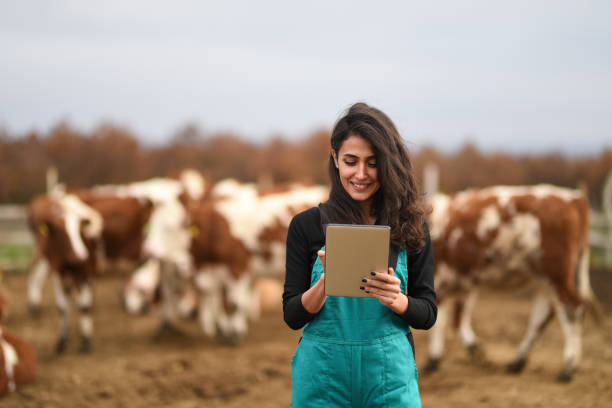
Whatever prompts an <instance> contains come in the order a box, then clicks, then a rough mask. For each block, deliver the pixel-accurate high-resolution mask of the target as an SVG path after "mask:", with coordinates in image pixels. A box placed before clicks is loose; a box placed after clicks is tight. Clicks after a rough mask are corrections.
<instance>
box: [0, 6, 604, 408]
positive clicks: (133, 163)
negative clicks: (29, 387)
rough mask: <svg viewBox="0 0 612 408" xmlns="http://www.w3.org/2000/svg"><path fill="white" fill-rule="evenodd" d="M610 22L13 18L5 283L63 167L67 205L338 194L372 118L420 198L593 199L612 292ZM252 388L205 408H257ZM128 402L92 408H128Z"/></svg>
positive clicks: (26, 253) (2, 260) (361, 11)
mask: <svg viewBox="0 0 612 408" xmlns="http://www.w3.org/2000/svg"><path fill="white" fill-rule="evenodd" d="M611 19H612V4H610V2H607V1H590V0H587V1H581V2H574V1H548V0H544V1H538V2H532V1H497V2H489V1H484V0H483V1H479V0H477V1H465V2H452V1H443V2H432V3H422V2H413V1H409V2H399V3H398V2H391V1H379V2H376V3H373V2H365V1H334V2H324V1H311V2H307V3H303V4H302V3H300V4H295V3H292V2H282V1H265V0H264V1H259V2H248V1H226V2H200V1H187V0H177V1H173V2H164V1H140V0H135V1H130V2H124V1H115V0H111V1H106V2H103V3H96V4H94V3H90V2H82V1H68V0H64V1H62V0H57V1H48V2H43V1H31V0H25V1H20V2H8V1H3V2H0V72H1V74H0V203H1V204H2V206H0V227H1V230H0V267H2V268H4V269H5V270H7V271H14V272H15V273H16V274H19V273H20V272H19V271H22V272H23V271H24V270H25V269H27V265H28V263H29V261H30V260H31V257H32V255H33V251H32V243H31V239H30V238H29V235H28V233H27V231H25V228H24V227H23V226H24V222H25V221H24V220H25V218H24V217H25V213H24V205H25V204H27V203H28V202H29V201H30V200H31V198H32V197H33V196H34V195H36V194H39V193H43V192H44V191H45V188H46V186H45V173H46V171H47V169H48V168H50V167H52V166H54V167H56V168H57V169H58V171H59V180H60V181H61V182H62V183H65V184H66V185H67V186H69V187H90V186H93V185H97V184H109V183H126V182H131V181H136V180H144V179H148V178H151V177H156V176H168V175H170V174H173V173H174V172H176V171H178V170H180V169H184V168H186V167H190V168H195V169H198V170H200V171H201V172H202V173H204V174H205V175H207V176H208V177H209V178H211V179H212V180H221V179H223V178H226V177H234V178H237V179H239V180H241V181H248V182H259V183H270V182H273V183H285V182H289V181H304V182H310V183H316V184H326V183H327V177H326V170H325V169H326V167H325V166H326V160H327V157H328V154H329V136H330V130H331V128H332V127H333V124H334V122H335V120H336V119H338V118H339V117H340V116H341V115H342V113H343V111H344V110H345V109H346V108H347V107H348V106H350V105H351V104H352V103H354V102H357V101H364V102H366V103H369V104H371V105H373V106H375V107H378V108H379V109H381V110H383V111H384V112H385V113H387V114H388V115H389V117H390V118H391V119H392V120H393V121H394V122H395V124H396V125H397V127H398V129H399V131H400V133H401V135H402V136H403V138H404V140H405V141H406V143H407V145H408V147H409V149H410V151H411V155H412V160H413V165H414V168H415V173H416V174H417V175H418V178H419V179H422V177H423V176H422V175H423V171H424V168H425V167H426V166H427V165H428V164H435V165H436V166H437V168H438V170H439V188H440V190H441V191H443V192H447V193H452V192H456V191H460V190H463V189H466V188H470V187H483V186H489V185H494V184H536V183H552V184H555V185H558V186H565V187H572V188H575V187H577V186H579V185H582V186H585V187H586V188H587V191H588V196H589V200H590V203H591V206H592V209H593V214H594V215H593V217H592V218H593V226H592V231H593V234H594V236H596V237H597V238H596V239H595V241H598V240H600V241H601V242H603V244H602V245H603V246H598V247H594V248H593V249H592V265H593V266H594V267H595V268H598V269H599V270H603V271H608V272H606V273H608V275H605V276H609V275H610V274H612V273H611V272H609V271H610V269H609V268H608V267H607V266H606V259H605V258H606V254H605V250H604V249H603V248H604V247H605V245H606V244H605V239H606V238H605V237H606V234H607V232H606V231H607V228H608V227H607V226H606V225H607V224H606V221H605V217H604V215H603V208H602V206H603V202H604V200H603V198H602V192H603V189H604V184H605V183H606V180H607V177H608V174H609V172H610V171H611V170H612V50H611V48H610V44H612V25H611V24H610V21H611ZM602 237H603V238H602ZM598 242H599V241H598ZM608 245H609V244H608ZM601 279H608V278H601ZM606 282H609V280H606ZM24 290H25V289H24ZM13 298H16V296H14V297H13ZM50 302H51V301H50ZM525 310H526V311H525V313H528V309H525ZM279 316H280V315H278V316H277V315H274V318H272V319H271V320H270V322H267V323H265V324H268V325H273V323H272V322H274V321H276V320H275V319H277V318H278V319H277V320H278V333H284V331H289V329H288V328H286V327H283V326H282V324H281V323H282V321H281V320H280V317H279ZM24 319H25V317H24ZM15 325H16V326H17V327H19V323H15ZM274 327H276V326H274ZM266 330H270V329H269V328H268V329H266ZM291 335H292V334H291ZM262 336H263V335H262ZM280 336H283V335H280ZM260 337H261V336H260ZM285 337H287V336H285ZM255 338H257V335H255ZM262 338H263V337H262ZM519 338H520V337H519ZM296 339H297V337H295V336H293V337H290V338H289V341H288V342H287V343H283V344H285V345H284V346H282V347H286V351H287V353H288V354H287V355H288V357H287V356H285V357H287V358H286V359H284V360H283V359H281V361H280V363H279V364H280V365H281V366H284V365H286V366H287V367H286V369H282V370H284V371H282V370H281V371H279V372H276V374H277V375H276V374H274V375H270V378H268V379H275V378H279V379H282V381H284V382H281V384H284V388H283V387H280V388H281V389H284V390H285V391H286V393H285V394H284V396H281V397H280V398H281V402H278V401H274V402H270V403H269V405H266V402H265V399H262V400H261V401H260V405H261V406H286V405H287V403H288V397H287V395H289V394H287V393H289V392H290V388H287V387H290V378H289V383H287V381H288V380H287V375H288V371H287V370H288V367H289V362H290V357H291V353H292V349H293V348H294V346H295V343H293V341H294V340H296ZM198 341H201V339H198ZM253 341H254V340H253ZM188 344H189V345H190V346H191V347H193V348H194V349H195V348H196V346H195V345H194V344H192V343H188ZM206 344H207V347H209V348H210V347H213V346H211V344H213V343H206ZM287 344H288V345H287ZM555 344H556V343H555ZM277 346H278V345H277ZM279 347H280V346H279ZM422 349H423V351H424V350H425V345H424V344H423V346H422ZM164 350H165V349H164ZM253 350H255V351H253V352H254V353H257V351H256V350H258V349H257V347H256V345H255V343H254V344H253ZM283 350H285V349H283ZM606 350H608V348H606ZM585 353H587V354H588V351H587V352H585ZM609 353H612V352H609ZM43 354H44V351H43ZM459 354H460V355H461V353H460V352H459ZM502 355H503V353H502ZM555 356H556V354H555ZM607 356H608V357H606V358H611V356H612V354H607ZM78 357H80V356H75V358H78ZM245 358H246V359H247V360H248V359H249V358H253V359H254V360H253V361H257V360H256V358H255V357H252V356H251V357H245ZM555 358H556V357H555ZM181 361H182V360H181ZM249 361H251V360H249ZM462 361H463V360H459V362H458V363H457V364H458V365H461V364H462ZM243 363H244V361H243V360H242V363H239V364H243ZM52 364H55V366H54V367H56V368H57V369H58V371H60V368H61V367H64V366H62V365H61V362H58V361H56V360H53V361H52ZM75 364H76V363H75ZM126 364H128V363H126ZM128 365H129V364H128ZM264 365H265V364H264ZM64 368H65V367H64ZM62 369H63V368H62ZM266 370H268V371H270V370H272V371H274V370H279V369H278V368H269V367H268V368H266ZM145 371H146V370H145ZM162 371H163V370H162ZM266 372H267V371H266ZM478 373H480V374H478ZM158 374H159V373H157V374H156V375H158ZM268 374H269V373H268ZM497 374H498V375H500V376H501V375H502V374H500V373H497ZM608 374H609V373H608ZM79 375H84V374H79ZM266 375H267V374H266ZM275 375H276V376H275ZM469 375H483V374H482V372H479V371H478V370H477V369H476V371H475V372H470V374H469ZM71 378H72V377H71ZM156 378H157V380H156V381H161V380H160V379H159V378H158V377H156ZM534 378H538V377H537V375H536V377H534ZM534 378H531V380H529V381H532V382H533V381H534ZM43 381H45V380H43ZM49 381H50V380H49ZM70 381H72V380H70ZM74 381H76V382H77V383H78V382H79V381H81V382H82V381H86V380H83V379H82V378H81V379H77V380H74ZM279 381H280V380H279ZM423 381H425V384H424V393H425V394H424V401H427V398H433V397H431V395H434V394H439V393H440V391H441V390H442V389H443V390H446V391H445V393H446V396H445V398H439V399H432V400H429V401H430V402H432V404H435V405H432V406H443V404H445V403H448V404H449V405H448V406H450V404H454V406H462V405H461V404H462V403H464V404H466V406H467V405H469V406H474V405H477V404H476V403H482V404H486V405H487V406H507V405H504V404H503V403H501V404H497V405H495V404H494V402H495V403H497V402H496V401H497V400H496V399H495V398H494V397H493V396H491V395H493V394H491V393H490V394H487V395H488V396H487V395H485V398H484V400H483V399H482V398H483V397H482V395H477V396H474V395H472V396H469V395H468V396H466V394H465V393H464V390H465V389H466V387H469V383H461V384H457V383H456V381H455V382H453V381H450V382H447V383H446V385H445V387H446V388H444V387H443V388H436V387H435V385H434V383H431V382H429V383H427V382H426V381H428V380H427V379H424V380H423ZM440 381H442V382H444V380H443V379H441V378H439V377H438V378H436V383H437V382H440ZM497 382H498V383H500V384H504V385H503V386H502V388H503V389H505V390H506V391H507V392H509V393H510V394H506V398H505V400H506V402H508V401H514V402H515V403H519V404H520V405H522V406H527V405H529V404H528V403H529V401H531V402H533V401H534V399H533V398H536V397H534V396H532V397H530V398H531V399H527V400H521V399H520V398H519V397H518V395H520V393H521V391H520V390H521V389H522V388H521V387H524V386H526V384H527V383H528V382H517V379H516V378H515V377H509V379H508V380H505V379H504V380H500V379H499V378H498V379H497ZM542 382H543V383H544V384H545V385H543V386H542V387H543V388H544V389H546V390H549V388H550V386H551V385H550V384H548V379H544V380H542ZM248 384H250V383H248ZM248 384H247V385H245V386H244V387H246V388H245V389H246V390H247V391H244V390H243V392H236V391H235V390H233V389H232V390H230V391H231V392H230V391H227V392H225V391H224V392H222V393H220V394H214V398H213V397H210V395H212V394H210V395H208V398H209V400H208V402H209V403H210V404H212V405H211V406H217V405H214V404H216V403H218V404H219V405H218V406H231V403H235V404H242V405H236V406H245V405H244V400H240V398H246V396H248V395H249V391H248V390H249V389H250V388H249V387H250V385H248ZM287 384H289V385H287ZM449 384H450V385H449ZM98 385H99V384H98ZM571 386H573V387H575V386H576V383H573V384H572V385H571ZM508 390H509V391H508ZM115 392H116V390H115V391H108V393H110V395H111V397H108V395H106V394H104V395H102V396H99V395H98V396H97V397H99V398H100V399H101V400H102V401H106V402H108V398H111V400H112V398H114V397H112V396H115V397H116V398H117V399H115V402H117V401H121V400H120V398H119V397H118V396H117V394H119V393H118V392H117V393H115ZM428 392H429V393H430V394H429V395H430V397H428V396H427V395H428V394H427V393H428ZM500 392H501V391H500ZM568 392H569V391H568ZM593 392H599V393H601V392H602V391H601V389H597V390H596V391H593ZM607 392H608V394H605V395H607V396H610V395H612V391H611V390H610V388H608V389H607ZM195 394H196V396H195V397H193V398H194V400H193V401H197V400H198V397H197V392H196V393H195ZM484 394H486V392H485V393H484ZM32 395H34V394H32ZM77 395H78V392H77ZM96 395H97V394H95V395H94V396H93V397H92V398H93V399H92V401H94V400H96V399H95V398H96ZM219 395H222V396H221V397H219ZM534 395H536V396H538V395H539V397H538V398H539V399H537V398H536V400H537V401H536V402H538V401H539V402H538V403H539V404H540V405H537V404H536V403H534V406H547V403H546V401H547V398H546V397H542V395H546V394H539V393H538V392H536V393H534ZM568 395H570V396H568ZM571 395H574V394H567V395H563V398H566V400H567V401H574V400H572V397H571ZM576 395H578V394H576ZM601 395H602V398H603V395H604V394H601ZM39 397H40V396H39V395H38V394H36V396H32V398H33V400H32V401H36V403H39V402H40V401H46V403H47V404H49V403H51V404H53V401H55V403H57V404H59V403H60V402H61V399H57V398H59V397H57V398H56V396H54V395H51V396H49V395H48V396H47V397H48V398H47V400H45V399H44V398H43V397H40V398H39ZM54 398H56V399H54ZM74 398H77V397H76V396H75V397H74ZM79 398H80V397H79ZM181 398H182V397H181ZM210 398H212V399H210ZM215 398H217V399H215ZM262 398H263V397H262ZM282 398H285V399H282ZM513 398H514V399H513ZM567 398H569V399H567ZM23 401H24V400H19V401H18V402H19V403H22V402H23ZM79 401H80V400H79ZM92 401H90V402H89V403H88V404H93V402H92ZM185 401H188V402H185V406H190V405H188V404H189V403H190V402H189V401H191V400H190V399H189V398H186V399H185ZM215 401H216V402H215ZM232 401H233V402H232ZM593 401H598V400H597V399H594V400H593ZM40 403H41V404H42V403H43V402H40ZM224 404H226V405H224ZM440 404H442V405H440ZM509 405H512V404H509ZM117 406H119V405H117ZM247 406H248V404H247ZM592 406H596V405H592Z"/></svg>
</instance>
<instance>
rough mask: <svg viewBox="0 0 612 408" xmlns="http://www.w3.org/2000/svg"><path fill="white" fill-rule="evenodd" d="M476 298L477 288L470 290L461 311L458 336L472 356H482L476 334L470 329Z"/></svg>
mask: <svg viewBox="0 0 612 408" xmlns="http://www.w3.org/2000/svg"><path fill="white" fill-rule="evenodd" d="M477 298H478V290H476V289H473V290H471V291H470V293H469V295H468V297H467V300H466V301H465V303H464V305H463V309H462V312H461V318H460V320H459V337H460V338H461V342H462V343H463V345H464V346H465V348H466V349H467V351H468V352H469V353H470V355H471V356H472V357H476V356H480V357H483V351H482V349H481V347H480V346H479V345H478V341H477V338H476V334H475V333H474V330H473V329H472V312H473V311H474V305H475V304H476V299H477Z"/></svg>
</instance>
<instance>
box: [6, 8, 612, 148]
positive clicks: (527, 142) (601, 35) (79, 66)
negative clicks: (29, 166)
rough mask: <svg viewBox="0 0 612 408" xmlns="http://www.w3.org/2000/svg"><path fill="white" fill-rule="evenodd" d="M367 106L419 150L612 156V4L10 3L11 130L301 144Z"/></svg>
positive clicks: (8, 94)
mask: <svg viewBox="0 0 612 408" xmlns="http://www.w3.org/2000/svg"><path fill="white" fill-rule="evenodd" d="M355 101H365V102H368V103H370V104H372V105H374V106H377V107H379V108H381V109H382V110H383V111H385V112H386V113H387V114H388V115H389V116H390V117H391V119H392V120H394V121H395V123H396V124H397V125H398V127H399V129H400V132H401V133H402V136H403V137H404V138H405V139H406V140H407V141H409V142H410V143H411V144H412V146H413V147H414V146H416V147H420V146H424V145H427V144H433V145H435V146H438V147H441V148H445V149H454V148H456V147H458V146H461V145H462V144H463V143H464V142H465V141H466V140H471V141H473V142H475V143H476V144H477V145H478V146H480V147H481V148H483V149H485V150H502V149H503V150H506V151H511V152H544V151H551V150H561V151H564V152H576V153H586V154H596V153H598V152H599V151H601V150H602V149H603V148H604V147H606V146H607V147H612V2H611V1H607V0H602V1H588V0H575V1H548V0H546V1H537V0H536V1H533V0H531V1H490V0H488V1H433V2H423V1H419V2H416V1H393V2H391V1H365V2H362V1H333V0H327V1H308V2H296V1H286V0H285V1H264V0H260V1H218V2H205V1H187V0H179V1H177V0H174V1H165V2H158V1H151V0H147V1H141V0H138V1H119V0H112V1H103V2H93V1H77V0H75V1H68V0H63V1H62V0H56V1H53V0H49V1H44V0H40V1H30V0H27V1H23V0H21V1H8V0H0V126H3V127H4V128H5V129H7V130H8V131H9V132H10V133H22V132H26V131H28V130H31V129H37V130H39V131H43V132H45V131H48V130H49V129H50V127H51V126H53V125H54V124H57V123H58V122H59V121H60V120H67V121H69V123H71V124H72V125H74V126H76V127H78V128H79V129H82V130H84V131H88V130H91V129H92V128H93V127H95V126H96V125H97V124H99V123H100V122H101V121H104V120H110V121H112V122H115V123H118V124H121V125H125V126H128V127H129V128H130V129H132V131H134V132H135V133H136V134H137V135H139V136H140V137H141V138H142V140H145V141H147V142H151V143H158V142H163V141H165V140H168V139H169V138H170V137H171V135H172V134H173V133H174V132H176V131H177V129H178V128H180V127H182V126H183V125H185V124H186V123H195V124H197V125H198V126H200V127H201V128H202V129H204V130H206V131H208V132H215V131H221V130H223V131H225V130H230V131H234V132H236V133H238V134H240V135H242V136H243V137H244V138H246V139H249V140H261V141H265V140H267V138H269V137H270V136H271V135H273V134H283V135H285V136H287V137H289V138H292V139H298V138H302V137H304V136H305V135H307V134H308V133H309V132H311V131H312V130H314V129H316V128H320V127H331V126H332V125H333V123H334V121H335V120H336V119H337V118H338V117H339V115H340V114H341V113H342V111H343V110H344V109H345V108H346V107H347V106H349V105H350V104H351V103H353V102H355Z"/></svg>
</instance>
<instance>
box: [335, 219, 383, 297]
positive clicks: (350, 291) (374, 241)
mask: <svg viewBox="0 0 612 408" xmlns="http://www.w3.org/2000/svg"><path fill="white" fill-rule="evenodd" d="M390 233H391V228H390V227H388V226H383V225H352V224H328V225H327V228H326V232H325V294H326V295H328V296H350V297H370V296H369V295H368V294H367V293H365V292H364V291H363V290H361V289H359V286H360V285H361V284H362V282H361V279H362V278H363V277H364V276H370V272H371V271H376V272H385V273H386V272H387V271H388V266H389V239H390Z"/></svg>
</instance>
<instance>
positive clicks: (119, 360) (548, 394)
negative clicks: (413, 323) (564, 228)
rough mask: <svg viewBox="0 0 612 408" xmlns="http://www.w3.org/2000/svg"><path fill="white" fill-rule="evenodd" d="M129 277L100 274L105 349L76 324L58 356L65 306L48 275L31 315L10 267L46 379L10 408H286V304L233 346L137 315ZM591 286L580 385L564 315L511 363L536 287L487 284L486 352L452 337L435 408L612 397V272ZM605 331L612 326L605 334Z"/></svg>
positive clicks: (26, 332)
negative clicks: (565, 339) (126, 283)
mask: <svg viewBox="0 0 612 408" xmlns="http://www.w3.org/2000/svg"><path fill="white" fill-rule="evenodd" d="M123 279H124V276H121V275H119V274H118V273H117V274H110V275H106V276H104V277H102V278H101V279H99V280H98V281H97V283H96V289H95V290H96V303H95V311H94V319H95V320H94V321H95V323H94V324H95V336H94V343H93V346H94V350H93V353H92V354H90V355H81V354H79V353H78V351H77V349H78V335H77V333H78V330H77V326H76V322H75V321H73V330H72V335H73V336H72V337H71V340H72V341H71V342H70V343H69V345H68V348H67V352H66V353H65V354H64V355H62V356H57V355H55V354H54V348H53V346H54V341H55V336H56V329H57V325H58V313H57V311H56V309H55V306H54V300H53V296H52V294H53V293H52V287H51V284H50V283H51V282H50V281H49V282H47V286H46V288H45V293H44V299H43V306H44V308H43V315H42V316H41V317H40V318H36V319H35V318H32V317H30V316H29V314H28V310H27V305H26V296H25V293H26V275H25V273H8V274H5V276H4V281H3V284H4V285H5V289H6V291H7V293H8V294H9V296H10V298H9V301H10V316H9V319H8V321H7V322H6V325H5V327H6V328H7V329H8V330H11V331H13V332H15V333H17V334H19V335H20V336H22V337H23V338H25V339H27V340H28V341H29V342H30V343H31V344H32V345H33V346H34V348H35V349H36V350H37V352H38V356H39V373H38V377H37V379H36V381H35V382H34V383H33V384H32V385H30V386H28V387H25V388H23V389H22V390H20V391H18V392H17V393H15V394H13V395H10V396H8V397H6V398H4V399H3V400H1V404H0V405H2V407H8V408H13V407H67V406H70V407H94V408H95V407H134V408H139V407H162V406H172V407H178V408H182V407H203V406H205V407H230V408H231V407H258V408H266V407H287V406H289V402H290V398H291V369H290V362H291V357H292V355H293V352H294V350H295V347H296V345H297V341H298V339H299V332H294V331H292V330H290V329H289V328H288V327H287V326H286V325H285V323H284V322H283V320H282V311H281V310H280V299H279V300H278V303H279V307H278V308H277V309H276V310H270V311H267V312H265V313H264V314H263V315H262V318H261V319H260V320H259V321H257V322H255V323H253V324H252V326H251V331H250V333H249V335H248V337H247V339H246V341H245V342H244V343H243V344H242V345H240V346H238V347H232V346H228V345H223V344H221V343H220V342H219V341H217V340H210V339H207V338H205V336H204V335H203V334H202V333H201V331H200V329H199V327H198V325H197V323H196V321H195V320H193V321H191V320H187V321H181V322H180V323H179V325H178V332H174V333H170V334H168V333H167V334H164V335H161V336H158V337H156V333H157V329H158V325H159V322H158V320H157V318H156V316H155V314H150V315H146V316H130V315H127V314H126V313H125V312H124V311H123V309H122V307H121V304H120V301H119V291H120V288H121V285H122V282H123ZM592 285H593V287H594V289H595V291H596V293H597V295H598V297H599V299H600V300H601V301H602V302H604V303H603V305H604V310H605V311H606V317H605V323H604V330H603V331H597V330H595V323H594V320H593V319H592V318H591V317H590V316H589V317H587V319H586V322H585V325H584V337H583V344H584V350H583V361H582V365H581V368H580V371H579V372H578V373H577V374H576V376H575V378H574V380H573V381H572V382H571V383H569V384H559V383H557V382H556V381H555V377H556V375H557V373H558V370H559V369H560V367H561V353H562V346H563V345H562V335H561V332H560V328H559V324H558V323H557V322H556V321H554V322H552V323H551V324H550V326H549V327H548V328H547V330H546V331H545V332H544V334H543V335H542V337H541V338H540V340H539V341H538V342H537V343H536V345H535V347H534V350H533V353H532V355H531V357H532V358H531V360H530V361H529V363H528V364H527V367H526V368H525V371H524V372H523V373H522V374H520V375H511V374H507V373H506V372H505V369H504V367H505V364H506V363H507V362H509V361H510V359H511V357H512V354H513V352H514V347H515V345H517V344H518V342H519V340H520V339H521V337H522V335H523V331H524V329H525V327H526V324H527V318H528V315H529V311H530V303H529V301H528V299H527V298H526V296H525V293H524V292H523V293H518V294H503V295H500V294H495V293H483V294H482V296H481V298H480V300H479V301H478V303H477V307H476V311H475V316H474V317H475V318H474V329H475V331H476V333H477V334H478V335H479V337H480V339H481V341H482V343H483V345H484V347H485V351H486V354H487V359H486V360H484V361H480V362H473V361H470V359H469V357H468V355H467V353H466V352H465V351H464V350H463V348H462V346H461V344H460V341H459V338H458V337H457V336H455V335H453V334H451V333H449V335H448V336H447V343H446V350H447V351H446V359H445V360H443V361H442V364H441V369H440V371H438V372H436V373H434V374H424V373H421V374H420V377H419V381H420V387H421V394H422V400H423V406H425V407H475V406H476V407H478V406H482V407H548V406H555V407H604V406H608V404H609V403H610V401H612V317H611V316H610V312H612V274H611V273H610V272H605V271H599V272H597V271H594V272H592ZM605 302H607V303H605ZM604 332H606V333H607V334H606V335H604V334H602V333H604ZM415 340H416V351H417V365H418V366H419V367H422V366H423V365H424V363H425V357H426V348H427V344H426V341H427V339H426V334H425V333H424V332H421V331H416V333H415Z"/></svg>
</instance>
